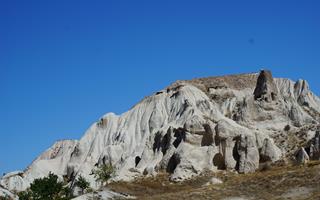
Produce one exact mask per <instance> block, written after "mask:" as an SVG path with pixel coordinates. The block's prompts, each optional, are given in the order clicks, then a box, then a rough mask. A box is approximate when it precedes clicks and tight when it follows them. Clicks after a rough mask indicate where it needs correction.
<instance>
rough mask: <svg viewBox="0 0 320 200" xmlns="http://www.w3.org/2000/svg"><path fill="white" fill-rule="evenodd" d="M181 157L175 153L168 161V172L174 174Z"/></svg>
mask: <svg viewBox="0 0 320 200" xmlns="http://www.w3.org/2000/svg"><path fill="white" fill-rule="evenodd" d="M180 161H181V160H180V157H179V155H177V154H173V155H172V156H171V158H170V160H169V162H168V166H167V170H166V171H167V172H168V173H170V174H172V173H173V172H174V170H175V169H176V168H177V166H178V165H179V163H180Z"/></svg>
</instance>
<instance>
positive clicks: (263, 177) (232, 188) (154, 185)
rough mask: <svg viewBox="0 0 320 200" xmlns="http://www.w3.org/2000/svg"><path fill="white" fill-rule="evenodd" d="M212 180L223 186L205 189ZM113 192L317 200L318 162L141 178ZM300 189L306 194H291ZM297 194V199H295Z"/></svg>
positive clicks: (319, 193) (165, 196) (163, 196)
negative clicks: (259, 169) (171, 178)
mask: <svg viewBox="0 0 320 200" xmlns="http://www.w3.org/2000/svg"><path fill="white" fill-rule="evenodd" d="M212 177H216V178H219V179H221V180H222V181H223V184H218V185H209V186H204V185H205V183H207V182H208V181H209V180H210V179H211V178H212ZM110 188H111V189H112V190H114V191H116V192H121V193H126V194H129V195H132V196H136V197H137V199H143V200H147V199H168V200H170V199H200V200H201V199H224V198H227V197H243V198H246V199H268V200H269V199H274V200H280V199H290V198H291V199H320V198H319V197H320V162H310V163H308V164H306V165H304V166H285V167H283V166H282V167H273V168H272V169H270V170H268V171H263V172H255V173H251V174H236V173H234V172H226V171H223V172H222V171H221V172H218V173H210V172H208V173H204V174H203V175H201V176H199V177H197V178H194V179H191V180H188V181H184V182H181V183H171V182H169V177H168V174H166V173H161V174H160V175H158V176H156V177H149V178H141V179H138V180H136V181H134V182H130V183H124V182H121V183H113V184H111V185H110ZM299 189H301V190H302V189H304V190H307V191H308V192H303V191H302V192H300V193H298V192H297V193H296V194H295V193H293V194H292V195H293V196H294V197H293V198H292V197H291V196H290V195H291V194H290V195H288V197H286V196H285V195H286V194H288V193H290V191H295V190H299ZM295 195H296V196H295Z"/></svg>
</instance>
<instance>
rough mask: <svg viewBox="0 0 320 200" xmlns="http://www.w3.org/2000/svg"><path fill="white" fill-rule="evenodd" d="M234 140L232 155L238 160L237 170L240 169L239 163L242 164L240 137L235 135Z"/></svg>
mask: <svg viewBox="0 0 320 200" xmlns="http://www.w3.org/2000/svg"><path fill="white" fill-rule="evenodd" d="M233 140H234V141H235V143H234V147H233V149H232V156H233V159H234V160H235V161H236V166H235V170H237V171H238V170H239V164H240V155H239V152H238V145H239V141H240V137H235V138H234V139H233Z"/></svg>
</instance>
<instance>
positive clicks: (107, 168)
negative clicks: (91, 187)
mask: <svg viewBox="0 0 320 200" xmlns="http://www.w3.org/2000/svg"><path fill="white" fill-rule="evenodd" d="M114 173H115V170H114V168H113V166H112V165H110V164H109V165H106V164H104V165H102V166H100V167H98V168H97V169H93V170H92V174H93V175H94V177H95V179H96V181H97V182H101V183H102V184H104V183H106V182H107V181H108V180H109V179H110V178H112V177H113V176H114Z"/></svg>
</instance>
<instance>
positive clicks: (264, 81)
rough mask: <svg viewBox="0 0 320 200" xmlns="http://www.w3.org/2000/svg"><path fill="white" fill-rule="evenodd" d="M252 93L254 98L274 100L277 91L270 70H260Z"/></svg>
mask: <svg viewBox="0 0 320 200" xmlns="http://www.w3.org/2000/svg"><path fill="white" fill-rule="evenodd" d="M253 94H254V99H255V100H257V99H261V100H264V101H267V102H269V101H274V100H276V97H277V94H278V91H277V87H276V85H275V83H274V81H273V77H272V73H271V71H269V70H261V72H260V74H259V77H258V80H257V85H256V88H255V90H254V93H253Z"/></svg>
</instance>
